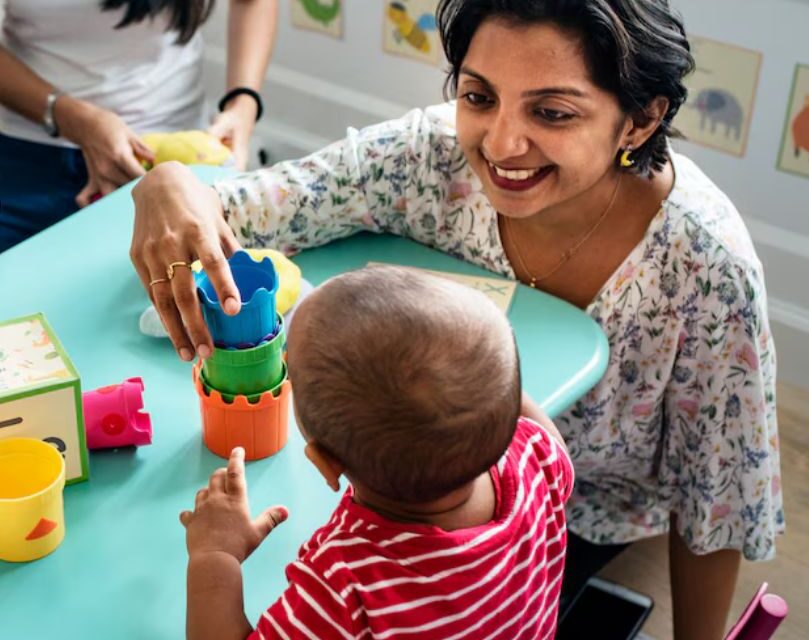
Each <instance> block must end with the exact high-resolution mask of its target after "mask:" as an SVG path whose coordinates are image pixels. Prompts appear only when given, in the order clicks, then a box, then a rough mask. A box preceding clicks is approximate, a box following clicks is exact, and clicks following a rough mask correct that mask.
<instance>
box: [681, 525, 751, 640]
mask: <svg viewBox="0 0 809 640" xmlns="http://www.w3.org/2000/svg"><path fill="white" fill-rule="evenodd" d="M740 562H741V553H740V552H739V551H736V550H734V549H723V550H721V551H714V552H713V553H708V554H705V555H703V556H698V555H696V554H695V553H692V552H691V551H690V550H689V549H688V547H687V546H686V544H685V542H684V541H683V539H682V537H681V536H680V534H679V533H678V532H677V516H676V515H675V514H672V516H671V525H670V527H669V572H670V577H671V600H672V605H673V613H674V638H675V640H721V639H722V638H723V637H724V634H725V625H726V624H727V617H728V612H729V611H730V604H731V601H732V600H733V591H734V589H735V588H736V578H737V576H738V574H739V564H740Z"/></svg>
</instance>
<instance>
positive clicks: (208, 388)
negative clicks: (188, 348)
mask: <svg viewBox="0 0 809 640" xmlns="http://www.w3.org/2000/svg"><path fill="white" fill-rule="evenodd" d="M283 365H284V368H283V375H282V376H281V381H280V382H279V383H278V384H277V385H275V386H274V387H273V388H272V389H265V390H264V391H262V392H260V393H251V394H246V395H245V394H239V393H227V392H223V391H219V389H217V388H215V387H214V386H213V385H211V384H209V383H208V380H207V379H206V378H205V373H204V372H200V378H199V379H200V382H201V383H202V388H203V389H204V390H205V393H206V394H207V395H211V392H213V391H217V392H218V393H219V395H221V396H222V400H224V401H225V404H233V401H234V400H235V399H236V396H239V395H244V396H245V397H246V398H247V402H248V403H249V404H257V403H258V402H259V401H260V400H261V398H262V397H263V396H264V394H265V393H272V395H273V397H275V398H277V397H278V395H279V394H280V393H281V387H282V386H283V385H284V383H285V382H286V381H287V365H286V363H283Z"/></svg>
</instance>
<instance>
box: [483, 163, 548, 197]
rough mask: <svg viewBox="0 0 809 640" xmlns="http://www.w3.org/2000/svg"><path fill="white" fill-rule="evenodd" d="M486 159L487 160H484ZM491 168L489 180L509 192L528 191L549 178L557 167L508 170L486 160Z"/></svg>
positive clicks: (546, 166)
mask: <svg viewBox="0 0 809 640" xmlns="http://www.w3.org/2000/svg"><path fill="white" fill-rule="evenodd" d="M484 159H485V158H484ZM486 166H487V167H488V168H489V178H490V179H491V181H492V183H493V184H494V185H495V186H496V187H499V188H500V189H506V190H508V191H527V190H528V189H531V188H533V187H535V186H537V185H538V184H539V183H540V182H542V181H543V180H544V179H545V178H546V177H548V176H549V175H550V174H551V172H552V171H553V170H554V168H555V165H552V164H549V165H545V166H544V167H534V168H514V169H512V168H506V167H502V166H500V165H497V164H494V163H493V162H490V161H489V160H486Z"/></svg>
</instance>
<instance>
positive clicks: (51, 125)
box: [42, 89, 62, 138]
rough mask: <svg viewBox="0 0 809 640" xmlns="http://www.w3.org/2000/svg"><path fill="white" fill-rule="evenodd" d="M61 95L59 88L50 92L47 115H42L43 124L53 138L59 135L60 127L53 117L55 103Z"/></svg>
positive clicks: (46, 104)
mask: <svg viewBox="0 0 809 640" xmlns="http://www.w3.org/2000/svg"><path fill="white" fill-rule="evenodd" d="M61 95H62V92H61V91H59V90H58V89H54V90H53V91H51V92H50V93H49V94H48V101H47V102H46V103H45V115H44V116H42V126H43V128H44V129H45V131H47V133H48V135H49V136H51V137H52V138H58V137H59V127H58V126H57V125H56V120H54V119H53V105H54V103H55V102H56V98H58V97H59V96H61Z"/></svg>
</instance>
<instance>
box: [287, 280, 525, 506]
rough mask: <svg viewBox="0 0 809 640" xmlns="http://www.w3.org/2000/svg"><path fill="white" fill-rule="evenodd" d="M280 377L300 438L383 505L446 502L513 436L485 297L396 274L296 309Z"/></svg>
mask: <svg viewBox="0 0 809 640" xmlns="http://www.w3.org/2000/svg"><path fill="white" fill-rule="evenodd" d="M289 374H290V379H291V381H292V388H293V397H294V399H295V406H296V408H297V411H298V416H299V418H300V420H301V423H302V427H303V429H304V430H305V433H306V435H307V436H308V437H309V438H311V439H313V440H315V441H316V442H317V443H318V445H320V446H321V447H322V448H323V449H324V450H325V451H326V452H328V453H329V454H331V455H332V456H334V457H335V458H336V459H337V460H339V461H340V462H341V463H342V464H343V465H345V468H346V470H347V472H348V473H349V475H351V477H353V478H355V479H356V480H357V481H359V482H361V483H363V484H364V485H365V486H367V487H368V488H369V489H371V490H373V491H375V492H377V493H378V494H380V495H382V496H385V497H387V498H390V499H393V500H400V501H402V502H409V503H415V502H424V501H428V500H433V499H436V498H439V497H441V496H443V495H446V494H447V493H449V492H450V491H453V490H454V489H457V488H459V487H461V486H463V485H464V484H466V483H468V482H470V481H471V480H473V479H474V478H476V477H477V476H479V475H480V474H481V473H483V472H484V471H486V470H487V469H488V468H490V467H491V466H492V465H493V464H495V463H496V462H497V460H498V459H499V458H500V457H501V456H502V455H503V453H504V452H505V450H506V449H507V448H508V445H509V443H510V442H511V439H512V437H513V435H514V429H515V427H516V422H517V418H518V417H519V411H520V397H521V385H520V367H519V358H518V355H517V347H516V344H515V342H514V336H513V333H512V331H511V327H510V325H509V323H508V321H507V320H506V318H505V316H504V314H503V313H501V312H500V310H499V309H497V307H496V306H495V305H494V303H493V302H491V300H489V299H488V298H487V297H486V296H485V295H484V294H482V293H480V292H479V291H475V290H474V289H472V288H470V287H466V286H464V285H461V284H458V283H456V282H452V281H450V280H447V279H445V278H440V277H437V276H433V275H429V274H425V273H423V272H419V271H416V270H413V269H407V268H402V267H388V266H378V267H368V268H365V269H361V270H359V271H353V272H350V273H346V274H343V275H340V276H337V277H335V278H332V279H331V280H329V281H327V282H326V283H325V284H323V285H322V286H321V287H319V288H318V289H316V290H315V292H313V293H312V294H311V295H310V296H309V297H308V298H307V299H306V300H304V301H303V303H302V304H301V307H300V309H298V311H296V317H295V319H294V322H293V323H292V327H291V330H290V336H289Z"/></svg>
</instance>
